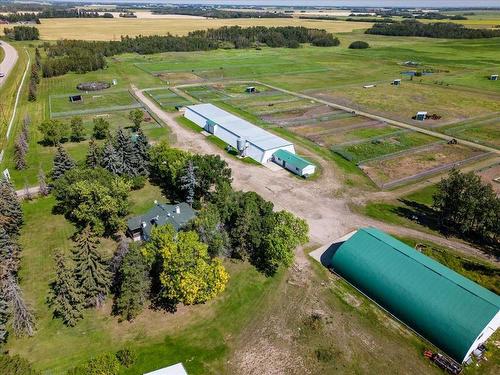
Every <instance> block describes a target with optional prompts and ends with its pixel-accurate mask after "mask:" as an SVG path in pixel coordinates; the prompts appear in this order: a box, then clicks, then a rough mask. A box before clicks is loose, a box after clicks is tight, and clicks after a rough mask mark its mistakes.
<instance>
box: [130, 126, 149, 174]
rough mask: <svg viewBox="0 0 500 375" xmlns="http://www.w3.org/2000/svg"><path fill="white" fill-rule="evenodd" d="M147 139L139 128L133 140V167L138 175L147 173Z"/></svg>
mask: <svg viewBox="0 0 500 375" xmlns="http://www.w3.org/2000/svg"><path fill="white" fill-rule="evenodd" d="M150 148H151V146H150V145H149V140H148V138H147V137H146V134H144V132H143V131H142V129H140V128H139V130H138V131H137V138H136V140H135V142H134V154H135V155H136V156H137V165H136V167H135V169H136V171H137V174H138V175H140V176H148V175H149V149H150Z"/></svg>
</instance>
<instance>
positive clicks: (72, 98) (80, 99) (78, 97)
mask: <svg viewBox="0 0 500 375" xmlns="http://www.w3.org/2000/svg"><path fill="white" fill-rule="evenodd" d="M69 101H70V102H71V103H77V102H83V97H82V96H81V95H70V96H69Z"/></svg>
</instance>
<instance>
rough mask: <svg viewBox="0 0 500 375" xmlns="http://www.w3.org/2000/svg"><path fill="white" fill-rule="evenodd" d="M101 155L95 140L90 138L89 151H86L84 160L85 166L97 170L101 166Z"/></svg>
mask: <svg viewBox="0 0 500 375" xmlns="http://www.w3.org/2000/svg"><path fill="white" fill-rule="evenodd" d="M101 154H102V150H101V148H100V147H99V145H98V144H97V143H96V141H95V139H94V138H92V139H91V140H90V142H89V149H88V151H87V157H86V158H85V164H86V165H87V167H89V168H97V167H99V166H100V165H101Z"/></svg>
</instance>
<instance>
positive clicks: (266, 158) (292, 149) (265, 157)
mask: <svg viewBox="0 0 500 375" xmlns="http://www.w3.org/2000/svg"><path fill="white" fill-rule="evenodd" d="M278 150H286V151H289V152H291V153H292V154H295V147H293V145H288V146H285V147H278V148H273V149H272V150H266V151H265V152H264V155H263V157H262V160H263V163H267V162H270V161H271V159H272V157H273V154H274V153H275V152H276V151H278Z"/></svg>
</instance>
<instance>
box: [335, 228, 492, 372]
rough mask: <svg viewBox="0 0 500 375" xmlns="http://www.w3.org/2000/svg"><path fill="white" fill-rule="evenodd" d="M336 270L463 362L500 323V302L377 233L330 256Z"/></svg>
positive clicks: (358, 235)
mask: <svg viewBox="0 0 500 375" xmlns="http://www.w3.org/2000/svg"><path fill="white" fill-rule="evenodd" d="M330 266H331V268H332V269H333V271H334V272H336V273H337V274H339V275H340V276H342V277H343V278H344V279H345V280H347V281H348V282H349V283H350V284H352V285H353V286H354V287H356V288H357V289H358V290H360V291H361V292H362V293H364V294H365V295H366V296H367V297H369V298H370V299H372V300H373V301H375V302H376V303H377V304H378V305H380V306H381V307H382V308H384V309H385V310H387V311H388V312H389V313H390V314H392V315H393V316H394V317H396V318H397V319H398V320H400V321H401V322H403V323H405V324H406V325H407V326H408V327H410V328H411V329H412V330H414V331H415V332H417V333H418V334H420V335H421V336H422V337H424V338H425V339H427V340H428V341H429V342H431V343H432V344H434V345H435V346H436V347H438V348H439V349H441V350H442V351H444V352H445V353H446V354H447V355H449V356H450V357H451V358H453V359H454V360H455V361H457V362H458V363H462V362H464V361H465V360H466V359H468V358H469V357H470V355H471V353H472V352H473V351H474V350H475V349H476V348H477V347H478V346H480V345H481V344H482V343H484V342H485V341H486V340H487V339H488V338H489V337H490V336H491V335H492V334H493V333H494V332H495V331H496V329H497V328H498V326H499V324H500V297H499V296H497V295H496V294H495V293H493V292H490V291H489V290H487V289H485V288H483V287H481V286H480V285H478V284H476V283H474V282H472V281H471V280H469V279H467V278H465V277H463V276H461V275H459V274H458V273H456V272H454V271H452V270H451V269H449V268H447V267H445V266H443V265H442V264H440V263H438V262H436V261H434V260H433V259H431V258H429V257H427V256H425V255H423V254H421V253H420V252H418V251H416V250H414V249H413V248H411V247H410V246H408V245H406V244H404V243H402V242H400V241H398V240H396V239H395V238H393V237H391V236H389V235H388V234H386V233H384V232H382V231H380V230H378V229H375V228H362V229H359V230H358V231H356V232H355V233H354V234H352V235H351V237H349V238H348V239H346V240H345V242H343V243H342V244H341V245H340V246H339V247H338V248H337V249H336V250H334V252H333V255H332V256H331V263H330Z"/></svg>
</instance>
